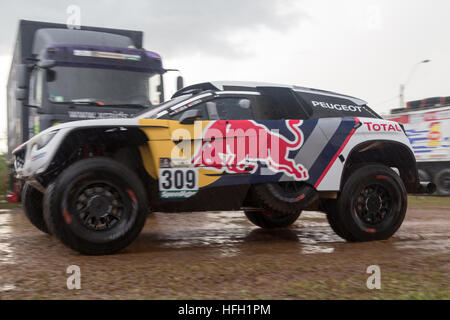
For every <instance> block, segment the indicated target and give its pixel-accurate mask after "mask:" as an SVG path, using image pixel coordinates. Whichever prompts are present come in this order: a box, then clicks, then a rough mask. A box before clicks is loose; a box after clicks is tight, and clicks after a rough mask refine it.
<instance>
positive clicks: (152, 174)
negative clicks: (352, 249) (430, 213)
mask: <svg viewBox="0 0 450 320" xmlns="http://www.w3.org/2000/svg"><path fill="white" fill-rule="evenodd" d="M14 155H15V170H16V174H17V176H18V178H20V179H23V180H25V181H26V182H27V183H26V185H25V190H24V193H23V206H24V210H25V213H26V215H27V216H28V218H29V220H30V221H31V222H32V223H33V224H34V225H35V226H36V227H37V228H39V229H40V230H42V231H44V232H47V233H51V234H54V235H55V236H56V237H57V238H59V239H60V240H61V241H62V242H63V243H64V244H66V245H67V246H69V247H70V248H72V249H74V250H76V251H79V252H81V253H84V254H110V253H113V252H116V251H118V250H120V249H122V248H124V247H126V246H127V245H129V244H130V243H131V242H132V241H133V240H134V239H135V238H136V237H137V236H138V234H139V233H140V231H141V229H142V227H143V226H144V223H145V219H146V216H147V213H148V212H154V211H159V212H189V211H212V210H220V211H234V210H242V211H244V213H245V215H246V216H247V218H248V219H249V220H250V221H251V222H252V223H253V224H255V225H256V226H259V227H262V228H283V227H288V226H290V225H291V224H293V223H294V222H295V221H296V219H297V218H298V217H299V215H300V213H301V212H302V210H319V211H323V212H325V213H326V214H327V217H328V221H329V223H330V225H331V227H332V229H333V230H334V231H335V232H336V233H337V234H338V235H339V236H340V237H342V238H344V239H346V240H347V241H370V240H379V239H387V238H389V237H391V236H392V235H393V234H394V233H395V232H396V230H397V229H398V228H399V227H400V225H401V223H402V221H403V219H404V216H405V212H406V207H407V196H406V195H407V193H424V192H433V185H432V184H426V183H420V182H419V178H418V173H417V169H416V161H415V158H414V155H413V152H412V150H411V147H410V144H409V141H408V138H407V137H406V135H405V133H404V130H403V128H402V127H401V125H400V124H398V123H396V122H392V121H386V120H383V119H382V118H381V117H380V116H379V115H378V114H377V113H375V112H374V111H373V110H372V109H370V108H369V107H368V105H367V103H366V102H365V101H363V100H360V99H357V98H354V97H350V96H346V95H341V94H338V93H333V92H329V91H323V90H317V89H310V88H305V87H298V86H287V85H277V84H265V83H243V82H208V83H201V84H196V85H192V86H189V87H186V88H184V89H182V90H180V91H178V92H177V93H175V95H174V96H173V97H172V99H171V100H169V101H168V102H165V103H163V104H161V105H159V106H157V107H155V108H153V109H151V110H149V111H148V110H147V111H146V112H143V113H142V114H140V115H138V116H137V117H136V118H133V119H109V120H88V121H78V122H70V123H65V124H61V125H58V126H55V127H52V128H49V129H47V130H45V131H43V132H42V133H40V134H39V135H37V136H35V137H33V138H32V139H30V140H29V141H28V142H26V143H25V144H23V145H21V146H20V147H18V148H17V149H16V150H15V151H14ZM186 219H188V217H186Z"/></svg>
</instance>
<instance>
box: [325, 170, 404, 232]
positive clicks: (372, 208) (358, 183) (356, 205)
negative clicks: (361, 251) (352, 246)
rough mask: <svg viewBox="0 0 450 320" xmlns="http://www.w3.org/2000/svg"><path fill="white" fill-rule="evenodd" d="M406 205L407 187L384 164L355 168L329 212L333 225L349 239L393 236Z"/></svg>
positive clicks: (328, 215)
mask: <svg viewBox="0 0 450 320" xmlns="http://www.w3.org/2000/svg"><path fill="white" fill-rule="evenodd" d="M406 208H407V196H406V189H405V186H404V184H403V181H402V180H401V178H400V177H399V175H398V174H396V173H395V171H393V170H392V169H390V168H388V167H386V166H384V165H378V164H376V165H367V166H363V167H361V168H359V169H357V170H355V171H354V172H353V173H352V174H351V175H350V177H349V178H348V179H347V181H346V182H345V184H344V187H343V188H342V191H341V192H340V195H339V198H338V200H337V202H336V203H335V204H334V205H331V206H330V207H329V210H328V211H329V212H327V217H328V221H329V223H330V226H331V228H332V229H333V230H334V231H335V232H336V234H338V235H339V236H340V237H342V238H344V239H345V240H347V241H372V240H385V239H388V238H390V237H391V236H392V235H393V234H394V233H395V232H396V231H397V230H398V228H399V227H400V225H401V224H402V222H403V219H404V218H405V214H406Z"/></svg>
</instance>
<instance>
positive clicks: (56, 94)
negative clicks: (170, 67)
mask: <svg viewBox="0 0 450 320" xmlns="http://www.w3.org/2000/svg"><path fill="white" fill-rule="evenodd" d="M142 36H143V34H142V32H141V31H130V30H118V29H106V28H96V27H81V29H80V30H76V29H73V30H72V29H68V28H67V26H66V25H62V24H54V23H45V22H35V21H25V20H21V21H20V23H19V32H18V37H17V41H16V44H15V50H14V56H13V62H12V66H11V71H10V76H9V81H8V152H9V155H11V151H12V150H13V149H14V148H16V147H17V146H18V145H20V144H21V143H23V142H25V141H27V140H28V139H30V138H31V137H33V136H34V135H36V134H38V133H39V132H41V131H42V130H45V129H46V128H49V127H51V126H53V125H55V124H59V123H63V122H68V121H74V120H85V119H101V118H129V117H132V116H134V115H135V114H136V113H140V112H142V111H143V110H145V109H146V108H151V107H153V106H155V105H157V104H159V103H161V102H163V101H164V79H163V75H164V74H165V73H166V71H167V70H166V69H164V68H163V65H162V61H161V56H160V55H159V54H157V53H155V52H151V51H147V50H145V49H143V48H142ZM178 84H179V85H180V86H182V80H181V84H180V79H178Z"/></svg>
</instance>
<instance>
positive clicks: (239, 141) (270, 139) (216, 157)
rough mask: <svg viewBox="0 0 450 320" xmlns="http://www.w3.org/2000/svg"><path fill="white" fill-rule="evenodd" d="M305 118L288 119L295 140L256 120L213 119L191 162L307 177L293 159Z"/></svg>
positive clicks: (235, 170) (228, 169)
mask: <svg viewBox="0 0 450 320" xmlns="http://www.w3.org/2000/svg"><path fill="white" fill-rule="evenodd" d="M302 123H303V121H302V120H286V121H285V125H286V128H287V129H288V130H289V131H290V133H291V134H292V136H293V139H291V140H289V139H288V138H286V137H285V136H283V135H281V134H280V133H279V132H278V131H279V130H271V129H269V128H268V127H267V126H265V125H263V124H261V123H258V122H256V121H253V120H230V121H222V120H218V121H212V122H211V123H209V124H208V126H207V127H206V128H205V129H204V130H203V133H202V141H201V143H199V145H197V146H196V151H195V153H194V156H193V157H192V163H193V164H194V165H195V166H196V167H200V166H201V167H208V168H211V169H215V170H218V171H221V172H223V171H225V172H227V173H255V172H256V170H257V169H258V167H260V166H265V167H267V168H268V169H270V171H271V172H273V173H277V172H283V173H284V174H286V175H287V176H290V177H293V178H294V179H295V180H307V179H308V178H309V175H308V171H307V170H306V169H305V167H304V166H303V165H302V164H298V163H295V161H294V160H293V159H292V158H290V156H289V154H290V152H291V151H297V150H299V149H300V147H301V146H302V145H303V142H304V137H303V132H302V130H301V129H300V126H301V125H302Z"/></svg>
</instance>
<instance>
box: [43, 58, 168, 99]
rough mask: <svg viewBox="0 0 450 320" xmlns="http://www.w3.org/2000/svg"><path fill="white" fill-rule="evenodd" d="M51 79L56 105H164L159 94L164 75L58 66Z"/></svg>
mask: <svg viewBox="0 0 450 320" xmlns="http://www.w3.org/2000/svg"><path fill="white" fill-rule="evenodd" d="M49 73H50V76H47V82H48V98H49V100H50V101H52V102H57V103H58V102H59V103H64V102H67V103H69V102H78V103H89V102H94V101H95V102H96V103H95V105H103V104H104V105H127V104H132V105H142V106H147V107H149V106H151V105H156V104H159V103H160V92H159V91H158V90H157V87H158V85H159V84H160V81H161V75H160V74H155V73H147V72H135V71H127V70H114V69H98V68H75V67H61V66H57V67H55V68H53V69H51V70H50V71H49Z"/></svg>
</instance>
